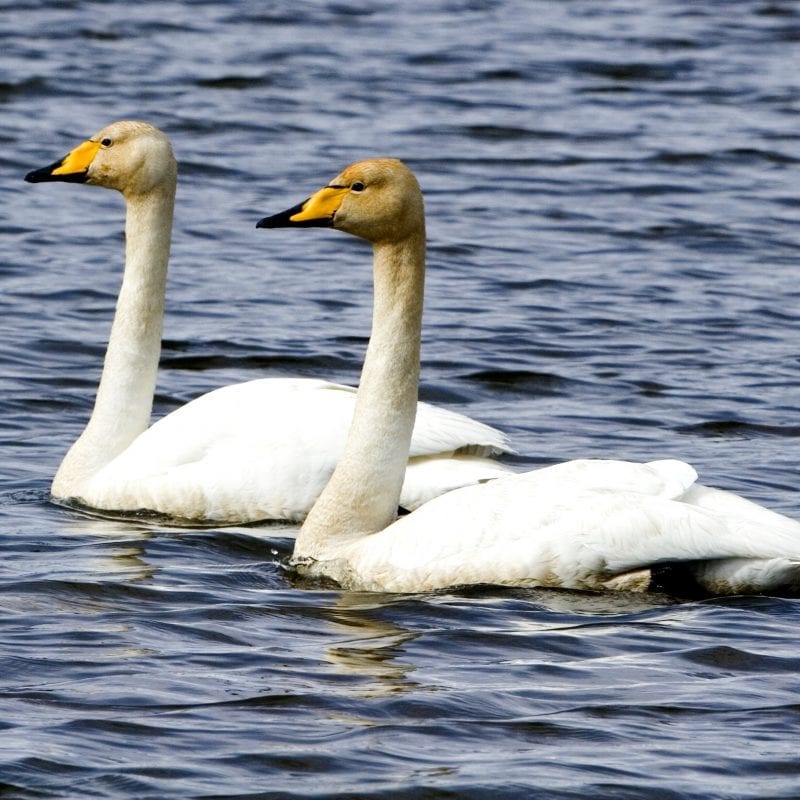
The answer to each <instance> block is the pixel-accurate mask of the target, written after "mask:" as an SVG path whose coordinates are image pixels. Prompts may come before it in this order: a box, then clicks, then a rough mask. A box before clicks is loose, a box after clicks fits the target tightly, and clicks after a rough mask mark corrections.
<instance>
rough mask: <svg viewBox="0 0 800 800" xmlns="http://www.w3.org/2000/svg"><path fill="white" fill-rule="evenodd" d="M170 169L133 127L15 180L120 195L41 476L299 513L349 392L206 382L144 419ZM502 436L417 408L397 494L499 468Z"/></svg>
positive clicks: (117, 493)
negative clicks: (78, 399) (112, 308)
mask: <svg viewBox="0 0 800 800" xmlns="http://www.w3.org/2000/svg"><path fill="white" fill-rule="evenodd" d="M176 176H177V167H176V162H175V158H174V156H173V153H172V147H171V145H170V142H169V140H168V138H167V137H166V135H165V134H164V133H163V132H161V131H160V130H158V129H157V128H155V127H153V126H152V125H149V124H147V123H144V122H136V121H121V122H115V123H112V124H111V125H109V126H107V127H105V128H103V130H101V131H100V132H99V133H97V134H96V135H94V136H92V137H91V138H90V139H88V140H87V141H85V142H83V143H82V144H80V145H78V146H77V147H76V148H75V149H73V150H72V151H71V152H70V153H68V154H67V155H66V156H65V157H64V158H62V159H59V160H58V161H56V162H55V163H54V164H51V165H49V166H47V167H44V168H42V169H38V170H34V171H32V172H30V173H29V174H28V175H27V176H26V180H27V181H29V182H33V183H37V182H41V181H67V182H72V183H87V184H93V185H97V186H104V187H107V188H110V189H116V190H117V191H119V192H121V193H122V195H123V197H124V199H125V203H126V219H125V242H126V244H125V270H124V275H123V280H122V287H121V290H120V294H119V299H118V302H117V308H116V313H115V316H114V321H113V325H112V328H111V335H110V338H109V341H108V348H107V352H106V356H105V363H104V365H103V372H102V376H101V378H100V383H99V386H98V389H97V397H96V400H95V404H94V409H93V411H92V414H91V417H90V419H89V421H88V424H87V425H86V427H85V429H84V431H83V432H82V433H81V435H80V437H79V438H78V439H77V441H76V442H75V443H74V444H73V445H72V447H71V448H70V449H69V451H68V453H67V454H66V456H65V458H64V459H63V461H62V463H61V466H60V467H59V469H58V471H57V473H56V475H55V478H54V480H53V483H52V489H51V491H52V495H53V498H54V499H55V500H56V501H60V502H68V503H69V504H71V505H77V506H79V507H82V508H84V509H93V510H102V511H106V512H114V513H123V514H125V513H128V512H140V511H142V510H144V511H148V512H152V513H155V514H158V515H164V516H166V517H167V518H169V519H170V520H171V521H172V522H174V523H175V524H182V521H186V522H198V521H202V522H204V523H210V524H220V523H224V524H237V523H243V522H252V521H259V520H291V521H299V520H301V519H303V518H304V517H305V515H306V513H307V512H308V510H309V508H311V505H312V504H313V502H314V500H315V499H316V497H317V495H318V494H319V493H320V491H322V489H323V487H324V486H325V484H326V483H327V481H328V478H329V477H330V474H331V473H332V471H333V468H334V466H335V464H336V461H337V460H338V457H339V454H340V452H341V449H342V447H343V446H344V440H345V438H346V434H347V429H348V427H349V423H350V418H351V416H352V411H353V407H354V405H355V389H353V388H351V387H348V386H342V385H339V384H335V383H329V382H326V381H323V380H315V379H292V378H264V379H260V380H255V381H249V382H245V383H239V384H233V385H230V386H224V387H222V388H219V389H216V390H214V391H212V392H209V393H208V394H205V395H203V396H201V397H199V398H196V399H194V400H192V401H191V402H189V403H187V404H186V405H184V406H182V407H180V408H179V409H177V410H176V411H173V412H172V413H170V414H169V415H167V416H165V417H163V418H161V419H159V420H158V421H156V422H155V423H154V424H153V425H152V426H151V427H148V426H149V425H150V415H151V410H152V403H153V393H154V390H155V384H156V373H157V369H158V360H159V354H160V348H161V333H162V320H163V315H164V293H165V281H166V274H167V263H168V259H169V250H170V238H171V232H172V216H173V208H174V201H175V188H176ZM508 450H510V448H509V446H508V442H507V439H506V437H505V436H504V435H503V434H502V433H500V432H499V431H497V430H495V429H493V428H490V427H489V426H486V425H483V424H481V423H478V422H476V421H474V420H471V419H469V418H468V417H465V416H463V415H461V414H456V413H454V412H450V411H446V410H443V409H439V408H435V407H432V406H428V405H425V404H420V408H419V415H418V424H417V426H416V428H415V432H414V437H413V443H412V446H411V451H410V457H411V461H410V464H409V470H408V480H407V481H406V485H405V488H404V490H403V492H402V495H401V498H400V503H401V505H402V507H403V508H407V509H413V508H416V507H418V506H419V505H421V504H422V503H424V502H425V501H427V500H428V499H430V498H431V497H432V496H435V495H436V494H439V493H441V492H443V491H448V490H450V489H452V488H454V487H456V486H460V485H463V484H464V483H468V482H473V481H477V480H485V479H488V478H491V477H496V476H497V475H501V474H507V473H508V472H509V469H508V468H507V467H505V466H504V465H502V464H500V463H498V462H496V461H494V460H493V459H490V458H488V456H489V455H492V454H495V453H499V452H503V451H508Z"/></svg>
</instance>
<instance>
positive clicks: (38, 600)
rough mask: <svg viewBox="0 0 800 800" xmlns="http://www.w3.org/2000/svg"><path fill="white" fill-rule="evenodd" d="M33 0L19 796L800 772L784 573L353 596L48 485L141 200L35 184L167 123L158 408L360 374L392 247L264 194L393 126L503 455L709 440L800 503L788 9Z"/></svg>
mask: <svg viewBox="0 0 800 800" xmlns="http://www.w3.org/2000/svg"><path fill="white" fill-rule="evenodd" d="M5 10H6V11H7V12H8V13H6V15H5V17H4V23H5V24H4V25H3V26H2V31H1V32H0V38H2V42H3V49H2V54H0V67H2V70H1V71H0V104H2V107H3V117H2V124H1V125H0V138H2V142H3V144H4V148H3V152H2V155H0V172H2V174H3V177H4V181H3V186H4V191H5V195H4V196H5V197H6V202H5V203H4V204H3V206H2V208H0V232H1V233H2V236H0V287H1V288H2V291H0V311H1V312H2V313H1V314H0V332H1V333H2V336H0V363H2V372H0V375H1V376H2V377H1V378H0V384H1V385H2V390H3V391H2V392H0V412H2V413H0V444H2V452H3V459H2V461H0V481H2V483H0V544H1V545H2V551H3V558H2V560H0V794H1V795H3V796H8V797H15V798H17V797H19V798H59V799H61V798H72V797H75V798H78V797H80V798H121V797H131V798H137V800H149V799H150V798H152V799H153V800H156V798H157V799H158V800H163V798H165V797H193V798H220V797H225V798H270V799H278V798H290V797H314V798H331V800H333V798H337V799H339V798H353V797H358V798H362V799H363V798H392V800H403V799H404V798H409V799H410V798H414V800H418V798H425V799H426V800H438V799H439V798H441V800H450V798H454V797H458V798H481V800H482V798H485V797H487V796H491V797H493V798H500V800H505V798H509V799H511V798H514V799H516V798H521V797H526V798H527V797H545V796H546V797H547V798H549V800H577V798H585V797H588V796H591V797H598V798H613V799H614V800H633V799H634V798H635V800H651V799H652V800H722V799H723V798H725V800H730V799H731V798H736V800H756V799H757V798H758V799H760V798H764V797H769V798H773V799H774V800H779V799H780V798H786V800H788V798H795V797H797V794H798V788H797V787H798V785H800V769H799V768H798V761H797V746H796V743H797V738H798V732H799V731H800V716H799V715H798V709H800V706H799V705H798V701H797V697H798V691H799V690H800V685H798V679H797V675H798V657H797V652H796V650H797V648H796V646H795V642H796V638H797V637H796V631H797V619H798V614H799V613H800V607H799V606H798V601H797V600H796V599H791V598H786V599H777V598H766V597H765V598H729V599H725V600H715V601H708V600H706V601H692V602H689V601H682V602H678V601H676V599H675V598H673V597H671V596H669V595H667V594H645V595H632V594H631V595H629V594H616V595H606V596H598V595H593V594H585V593H576V592H564V591H543V590H528V589H526V590H521V589H520V590H508V589H497V588H494V587H476V588H472V589H469V590H464V591H450V592H439V593H432V594H427V595H421V596H404V595H372V594H351V593H343V592H340V591H338V590H337V589H336V588H335V587H334V586H330V585H326V584H320V583H314V582H308V581H301V580H300V579H298V577H297V576H296V575H295V574H294V573H293V571H292V570H291V568H290V566H289V556H290V553H291V546H292V541H291V536H292V535H293V533H294V531H293V530H292V529H287V528H286V527H285V526H262V527H258V526H256V527H243V528H239V529H234V530H217V529H213V528H212V529H207V530H186V529H176V528H167V527H164V526H163V525H161V524H159V522H158V521H157V520H153V519H148V518H141V519H136V520H127V521H126V520H121V519H114V518H108V516H107V515H106V516H103V515H92V516H90V515H86V514H83V513H80V512H79V511H78V510H76V509H74V508H69V507H65V506H59V505H55V504H52V503H50V502H49V483H50V480H51V478H52V475H53V473H54V471H55V468H56V466H57V464H58V462H59V459H60V458H61V457H62V455H63V453H64V451H65V450H66V448H67V447H68V446H69V443H70V442H71V441H72V439H74V437H75V436H76V435H77V434H78V432H79V431H80V429H81V426H82V424H83V422H84V421H85V419H86V417H87V415H88V414H89V413H90V410H91V403H92V397H93V390H94V386H95V385H96V381H97V379H98V376H99V372H100V367H101V361H102V356H103V352H104V349H105V342H106V337H107V333H108V324H109V322H110V318H111V315H112V313H113V309H114V303H115V299H116V294H117V291H118V288H119V279H120V267H121V259H122V256H121V252H122V246H123V225H122V218H123V204H122V201H121V199H120V198H118V197H114V196H113V195H111V194H110V193H109V192H103V191H99V190H93V189H88V188H84V187H74V186H62V185H56V186H29V185H26V184H24V183H23V181H22V176H23V175H24V174H25V173H26V172H27V171H28V170H29V169H31V168H33V167H37V166H41V165H43V164H45V163H49V162H50V161H52V160H53V159H54V158H56V157H57V156H59V155H61V154H63V153H64V152H66V150H67V148H69V147H71V146H73V145H74V144H75V143H76V142H77V141H79V140H80V138H82V137H84V136H86V135H87V134H89V133H92V132H93V131H95V130H96V129H99V128H100V127H101V126H102V125H103V124H105V123H107V122H109V121H111V120H112V119H117V118H125V117H141V118H145V119H147V120H148V121H151V122H154V123H155V124H157V125H159V126H161V127H163V128H164V129H165V130H166V131H167V132H168V133H169V134H170V136H171V137H172V139H173V143H174V146H175V150H176V153H177V156H178V159H179V162H180V186H179V191H178V200H177V208H176V215H175V237H174V243H173V249H172V263H171V268H170V277H169V286H168V300H167V317H166V321H165V332H164V335H165V343H164V349H163V357H162V369H161V372H160V377H159V385H158V388H157V393H156V398H155V413H156V415H161V414H163V413H166V412H168V411H169V410H171V409H172V408H174V407H176V406H177V405H179V404H180V403H183V402H185V401H186V400H188V399H190V398H191V397H194V396H196V395H197V394H199V393H201V392H204V391H207V390H209V389H211V388H214V387H216V386H219V385H222V384H225V383H230V382H232V381H240V380H249V379H251V378H255V377H261V376H263V375H281V376H285V375H301V376H309V377H311V376H314V377H318V376H322V377H327V378H330V379H332V380H336V381H341V382H345V383H355V382H357V380H358V372H359V368H360V364H361V359H362V357H363V352H364V347H365V343H366V336H367V334H368V325H369V313H370V311H369V304H370V300H371V286H370V280H371V275H370V270H369V264H368V260H369V251H368V249H367V248H366V247H364V246H360V245H359V244H358V243H356V242H354V241H346V240H345V239H344V238H343V237H341V236H338V235H337V234H336V233H333V232H325V231H319V232H315V233H314V234H313V235H305V236H301V235H299V234H297V233H292V232H284V233H279V232H265V231H256V230H255V228H254V224H255V222H256V220H257V219H259V218H260V217H262V216H264V215H265V214H267V213H269V212H274V211H277V210H279V209H282V208H285V207H287V205H288V204H289V203H293V202H296V201H297V200H298V199H300V198H301V197H302V196H304V195H305V194H308V193H309V192H310V191H312V190H314V189H315V188H317V187H318V185H319V183H320V181H321V180H325V179H327V178H330V177H332V176H333V175H334V174H336V173H337V172H338V170H339V169H340V167H341V166H342V165H343V164H345V163H347V162H350V161H352V160H355V159H357V158H361V157H365V156H372V155H396V156H399V157H401V158H404V159H406V160H408V161H409V163H410V164H411V166H412V167H413V168H414V169H415V171H416V172H417V173H418V174H419V177H420V180H421V182H422V185H423V188H424V190H425V196H426V208H427V212H428V217H429V223H428V236H429V250H430V256H429V270H428V280H427V288H426V315H425V327H424V334H423V368H422V386H421V395H422V397H423V398H424V399H427V400H431V401H435V402H440V403H444V404H446V405H449V406H450V407H452V408H455V409H457V410H460V411H463V412H466V413H469V414H471V415H473V416H476V417H478V418H480V419H482V420H485V421H487V422H489V423H493V424H496V425H498V426H500V427H502V428H504V429H505V430H507V431H508V432H509V433H510V434H511V436H512V438H513V440H514V444H515V446H516V448H517V450H518V451H519V455H517V456H515V457H514V458H513V459H512V463H513V464H514V465H515V466H519V467H522V468H527V467H534V466H539V465H543V464H549V463H553V462H556V461H560V460H562V459H565V458H573V457H585V456H608V455H611V456H615V457H624V458H634V459H651V458H664V457H683V458H686V459H687V460H689V461H691V462H692V463H694V464H695V465H696V466H697V468H698V470H699V472H700V474H701V476H702V478H703V480H704V482H706V483H709V484H712V485H719V486H724V487H727V488H730V489H733V490H735V491H738V492H741V493H743V494H745V495H747V496H749V497H751V498H753V499H754V500H757V501H759V502H762V503H764V504H766V505H768V506H770V507H771V508H774V509H775V510H778V511H782V512H784V513H788V514H790V515H794V516H797V514H798V511H797V458H796V448H794V446H793V442H794V440H795V439H796V437H797V435H798V426H797V422H798V419H800V413H798V412H799V411H800V409H799V408H798V399H797V391H796V387H797V385H798V382H799V381H798V377H800V376H799V374H798V368H799V367H800V361H798V357H797V342H798V335H799V334H800V326H799V325H798V317H797V309H798V301H799V300H800V291H799V290H798V279H797V278H798V271H797V263H798V258H797V257H798V253H799V252H800V238H799V237H798V232H797V225H796V216H797V214H796V212H797V209H798V200H797V192H796V186H797V180H796V173H797V166H798V162H800V155H799V154H798V148H797V141H798V139H797V125H796V119H797V113H796V112H797V88H796V81H795V76H794V73H793V72H792V70H790V69H787V64H792V63H796V61H797V58H796V55H797V54H796V49H797V42H798V40H800V15H799V14H798V10H797V8H796V7H795V6H794V5H793V4H792V3H789V2H762V0H748V1H747V2H743V3H740V4H737V5H736V8H735V10H732V7H730V6H726V7H724V8H723V7H722V6H721V5H719V4H705V5H702V6H700V5H698V4H696V3H690V2H685V0H673V1H672V2H666V3H659V4H655V3H653V4H639V5H638V6H637V5H635V4H633V5H632V4H630V3H628V2H625V1H624V0H612V1H611V2H609V3H604V4H602V5H598V4H595V3H590V2H584V1H583V0H576V2H571V3H534V4H531V3H527V2H522V1H521V0H437V2H433V3H429V4H427V5H426V6H425V7H424V8H423V7H422V6H420V5H419V4H416V5H413V6H412V5H409V6H408V8H406V7H405V6H398V5H397V4H389V3H377V4H376V3H373V4H364V3H361V4H359V3H328V4H324V3H308V4H303V5H300V6H298V5H297V4H293V5H289V4H287V3H277V4H272V5H271V6H270V7H269V8H266V7H262V6H261V5H259V4H254V3H247V2H244V0H235V2H230V3H222V2H205V3H188V4H187V3H155V2H151V1H150V0H144V2H140V3H136V4H115V6H114V13H113V14H108V13H105V12H103V13H98V12H99V9H98V7H97V4H94V3H83V2H75V3H69V4H63V3H58V2H54V1H52V0H37V1H36V2H30V3H24V4H22V3H17V4H14V3H10V4H9V3H7V4H6V8H5ZM432 533H433V532H432Z"/></svg>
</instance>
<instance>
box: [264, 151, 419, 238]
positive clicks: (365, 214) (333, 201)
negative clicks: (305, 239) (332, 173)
mask: <svg viewBox="0 0 800 800" xmlns="http://www.w3.org/2000/svg"><path fill="white" fill-rule="evenodd" d="M256 227H257V228H286V227H289V228H291V227H297V228H310V227H314V228H336V229H337V230H341V231H345V232H346V233H351V234H353V235H354V236H360V237H361V238H362V239H367V240H368V241H370V242H374V243H381V242H397V241H401V240H403V239H406V238H408V237H409V236H413V235H419V234H420V233H423V235H424V230H425V212H424V208H423V202H422V192H421V191H420V188H419V184H418V183H417V179H416V178H415V177H414V173H413V172H411V170H410V169H409V168H408V167H407V166H406V165H405V164H403V162H402V161H398V160H397V159H394V158H370V159H367V160H366V161H357V162H356V163H355V164H351V165H350V166H349V167H347V168H346V169H345V170H344V171H343V172H341V173H339V175H337V176H336V177H335V178H334V179H333V180H332V181H331V182H330V183H329V184H328V185H327V186H325V187H324V188H322V189H320V190H319V191H318V192H317V193H316V194H313V195H312V196H311V197H309V198H308V199H307V200H305V201H304V202H302V203H300V205H297V206H294V207H293V208H290V209H288V210H287V211H283V212H281V213H280V214H275V215H273V216H271V217H264V219H262V220H260V221H259V222H258V224H257V225H256Z"/></svg>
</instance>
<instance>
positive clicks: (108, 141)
mask: <svg viewBox="0 0 800 800" xmlns="http://www.w3.org/2000/svg"><path fill="white" fill-rule="evenodd" d="M112 144H114V142H113V141H112V140H111V139H109V138H108V136H106V138H105V139H102V140H101V141H100V145H101V146H102V147H111V145H112Z"/></svg>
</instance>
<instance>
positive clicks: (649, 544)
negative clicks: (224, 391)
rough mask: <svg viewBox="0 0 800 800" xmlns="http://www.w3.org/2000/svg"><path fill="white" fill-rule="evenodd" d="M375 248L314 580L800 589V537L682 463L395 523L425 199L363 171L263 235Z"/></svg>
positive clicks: (796, 526) (534, 478) (478, 498)
mask: <svg viewBox="0 0 800 800" xmlns="http://www.w3.org/2000/svg"><path fill="white" fill-rule="evenodd" d="M315 226H325V227H332V228H335V229H337V230H341V231H344V232H345V233H349V234H352V235H354V236H358V237H361V238H364V239H366V240H368V241H370V242H372V245H373V277H374V284H375V297H374V312H373V327H372V334H371V337H370V341H369V346H368V348H367V354H366V359H365V361H364V367H363V372H362V375H361V382H360V384H359V389H358V400H357V403H356V410H355V414H354V416H353V422H352V425H351V428H350V432H349V435H348V439H347V443H346V445H345V448H344V452H343V454H342V457H341V460H340V461H339V463H338V465H337V467H336V469H335V470H334V473H333V476H332V477H331V479H330V482H329V483H328V485H327V486H326V487H325V490H324V491H323V492H322V494H321V495H320V497H319V499H318V500H317V502H316V503H315V504H314V506H313V508H312V509H311V511H310V512H309V514H308V517H307V518H306V521H305V523H304V524H303V526H302V528H301V530H300V532H299V534H298V536H297V540H296V542H295V549H294V555H293V563H294V564H295V565H296V566H297V568H298V569H299V570H300V571H301V572H305V573H308V574H311V575H320V576H326V577H329V578H333V579H334V580H336V581H338V582H339V583H341V584H342V585H343V586H346V587H348V588H352V589H358V590H376V591H398V592H419V591H430V590H434V589H441V588H446V587H452V586H461V585H469V584H482V583H485V584H501V585H511V586H558V587H564V588H573V589H591V590H602V589H641V588H647V586H648V583H649V577H650V574H651V569H652V568H653V567H656V566H659V565H664V564H678V565H681V566H682V567H683V568H684V569H685V570H686V572H688V573H689V574H690V575H691V576H692V577H693V578H694V579H695V580H696V581H697V582H698V583H699V584H701V585H702V586H703V587H704V588H705V589H706V590H707V591H709V592H712V593H717V594H726V593H733V592H753V591H756V592H760V591H772V590H775V589H779V588H786V587H788V588H791V589H793V590H797V589H798V588H800V523H798V522H796V521H794V520H791V519H789V518H787V517H783V516H781V515H779V514H775V513H774V512H771V511H768V510H767V509H765V508H762V507H760V506H758V505H756V504H754V503H751V502H749V501H747V500H745V499H743V498H741V497H738V496H736V495H733V494H730V493H728V492H723V491H719V490H715V489H709V488H707V487H704V486H701V485H700V484H698V483H697V482H696V479H697V475H696V473H695V471H694V469H693V468H692V467H691V466H689V465H688V464H685V463H683V462H681V461H674V460H669V461H653V462H650V463H647V464H636V463H630V462H623V461H610V460H581V461H570V462H566V463H564V464H557V465H554V466H552V467H547V468H544V469H540V470H535V471H532V472H528V473H523V474H518V475H510V476H506V477H501V478H498V479H497V480H493V481H490V482H487V483H483V484H478V485H472V486H467V487H463V488H460V489H456V490H454V491H452V492H449V493H447V494H444V495H442V496H440V497H437V498H435V499H433V500H431V501H430V502H428V503H426V504H425V505H423V506H422V507H421V508H419V509H418V510H416V511H414V512H413V513H412V514H409V515H407V516H404V517H401V518H400V519H397V518H396V509H397V497H398V494H399V493H400V491H401V486H402V483H403V474H404V470H405V463H406V458H407V456H408V452H409V445H410V442H411V438H412V434H411V431H412V428H413V425H414V419H415V410H416V402H417V383H418V376H419V363H420V362H419V359H420V347H419V344H420V328H421V319H422V313H421V312H422V300H423V286H424V274H425V216H424V210H423V201H422V193H421V191H420V188H419V186H418V184H417V181H416V179H415V177H414V175H413V174H412V173H411V171H410V170H409V169H408V168H407V167H406V166H405V165H404V164H402V163H401V162H399V161H396V160H393V159H371V160H367V161H361V162H358V163H356V164H353V165H351V166H350V167H348V168H347V169H345V170H344V171H343V172H342V173H340V174H339V175H338V176H337V177H336V178H334V179H333V180H332V181H331V183H330V184H328V185H327V186H325V187H324V188H322V189H321V190H320V191H318V192H317V193H316V194H314V195H312V196H311V197H310V198H309V199H308V200H306V201H305V202H303V203H301V204H300V205H298V206H295V207H293V208H290V209H289V210H288V211H285V212H282V213H279V214H276V215H274V216H272V217H266V218H264V219H262V220H261V221H260V222H259V223H258V227H262V228H276V227H315Z"/></svg>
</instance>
